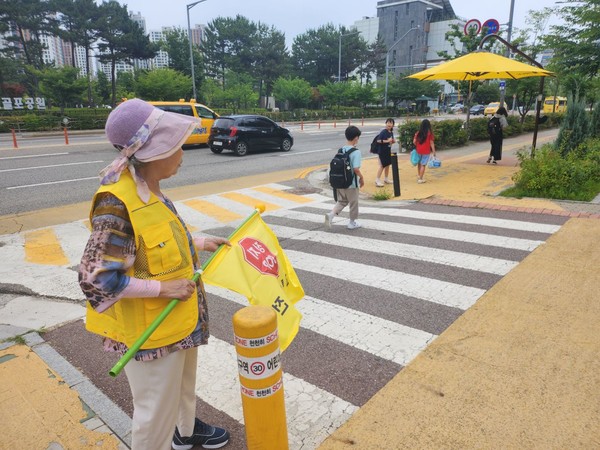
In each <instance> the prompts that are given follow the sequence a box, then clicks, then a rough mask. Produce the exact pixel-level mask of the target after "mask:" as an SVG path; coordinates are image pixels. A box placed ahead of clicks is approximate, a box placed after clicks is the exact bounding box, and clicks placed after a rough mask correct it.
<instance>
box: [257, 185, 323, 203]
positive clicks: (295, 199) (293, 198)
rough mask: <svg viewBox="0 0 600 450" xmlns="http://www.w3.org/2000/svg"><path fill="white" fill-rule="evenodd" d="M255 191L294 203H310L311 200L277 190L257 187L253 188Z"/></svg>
mask: <svg viewBox="0 0 600 450" xmlns="http://www.w3.org/2000/svg"><path fill="white" fill-rule="evenodd" d="M254 190H255V191H259V192H264V193H265V194H269V195H274V196H275V197H280V198H283V199H285V200H289V201H291V202H296V203H310V202H312V200H311V199H310V198H306V197H303V196H301V195H296V194H291V193H289V192H285V191H280V190H278V189H273V188H270V187H266V186H259V187H255V188H254Z"/></svg>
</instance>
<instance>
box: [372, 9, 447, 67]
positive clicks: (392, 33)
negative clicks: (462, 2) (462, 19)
mask: <svg viewBox="0 0 600 450" xmlns="http://www.w3.org/2000/svg"><path fill="white" fill-rule="evenodd" d="M377 17H379V33H380V35H381V37H382V38H383V41H384V42H385V45H386V47H387V48H388V51H389V55H388V59H389V69H390V70H391V71H393V72H394V73H404V72H412V71H414V70H415V69H418V70H421V69H422V68H424V67H426V66H427V63H428V54H429V55H430V56H432V52H430V48H431V47H434V46H435V47H437V46H438V45H439V44H441V43H440V42H438V40H437V38H436V39H431V36H430V34H431V32H432V31H435V35H436V37H437V36H438V35H439V33H442V32H443V33H444V34H445V31H447V30H449V23H451V22H453V21H456V20H457V19H456V15H455V14H454V10H453V9H452V5H451V4H450V2H449V1H448V0H428V1H425V0H408V1H397V0H380V1H378V2H377ZM434 24H436V25H434ZM440 50H441V49H440ZM437 51H439V50H436V53H437Z"/></svg>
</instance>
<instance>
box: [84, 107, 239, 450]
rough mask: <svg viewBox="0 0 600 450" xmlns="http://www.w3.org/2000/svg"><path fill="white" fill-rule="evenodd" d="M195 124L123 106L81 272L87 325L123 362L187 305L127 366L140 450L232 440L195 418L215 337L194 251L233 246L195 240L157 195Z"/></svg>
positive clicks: (109, 127) (180, 449)
mask: <svg viewBox="0 0 600 450" xmlns="http://www.w3.org/2000/svg"><path fill="white" fill-rule="evenodd" d="M197 125H198V122H197V119H194V118H191V117H187V116H183V115H179V114H174V113H169V112H164V111H161V110H160V109H158V108H155V107H154V106H152V105H150V104H149V103H146V102H144V101H142V100H139V99H133V100H127V101H125V102H123V103H122V104H121V105H119V106H118V107H117V108H116V109H115V110H114V111H113V112H112V113H111V114H110V115H109V117H108V120H107V121H106V136H107V137H108V140H109V141H110V142H111V143H112V144H113V145H114V146H115V147H116V148H117V149H118V150H119V156H118V157H117V158H116V159H115V160H114V161H113V162H112V164H110V165H109V166H108V167H106V168H105V169H104V170H103V171H102V172H101V174H100V175H101V186H100V188H99V189H98V191H97V192H96V194H95V196H94V198H93V200H92V207H91V212H90V221H91V224H92V234H91V236H90V239H89V241H88V244H87V246H86V248H85V252H84V254H83V258H82V260H81V264H80V266H79V283H80V286H81V289H82V290H83V292H84V294H85V295H86V297H87V300H88V302H87V318H86V327H87V329H88V330H89V331H91V332H93V333H96V334H99V335H100V336H102V337H103V338H104V339H103V342H104V349H105V350H106V351H109V352H115V353H117V354H118V355H119V356H122V355H123V354H125V352H126V351H127V350H128V348H129V347H130V346H131V345H132V344H133V343H134V341H135V340H136V339H137V338H138V337H139V336H140V334H141V333H142V332H143V331H144V330H145V329H146V328H147V327H148V325H149V324H150V323H151V322H152V321H153V320H154V318H155V317H156V316H157V315H159V314H160V312H161V311H162V310H163V309H164V308H165V307H166V306H167V304H168V303H169V301H170V300H171V299H172V298H179V299H181V301H180V302H179V303H178V304H177V306H176V307H175V309H174V310H173V312H172V313H171V314H170V315H169V316H168V317H167V318H166V319H165V321H164V322H163V323H162V324H161V325H160V326H159V327H158V329H157V330H156V331H155V332H154V334H153V335H152V336H151V337H150V339H148V341H147V342H146V343H145V344H144V345H143V346H142V348H141V350H140V351H139V352H138V353H137V354H136V355H135V357H134V359H133V360H132V361H130V362H129V364H127V366H126V367H125V372H126V374H127V379H128V380H129V385H130V388H131V392H132V395H133V406H134V411H133V424H132V448H133V449H134V450H148V449H157V450H167V449H170V448H171V446H173V448H175V449H176V450H186V449H191V448H192V447H193V446H194V445H201V446H202V447H204V448H220V447H223V446H224V445H226V444H227V442H228V440H229V433H228V432H227V431H226V430H224V429H222V428H218V427H214V426H211V425H208V424H206V423H204V422H202V421H200V420H199V419H197V418H196V417H195V410H196V392H195V390H196V389H195V388H196V367H197V350H198V348H197V347H198V346H199V345H203V344H206V343H207V341H208V336H209V333H208V312H207V304H206V298H205V294H204V289H203V288H202V283H201V282H200V283H199V284H198V286H196V284H195V283H194V282H193V281H191V278H192V276H193V274H194V271H195V270H196V269H197V268H198V267H199V263H198V255H197V249H198V250H206V251H215V250H216V249H217V248H218V246H219V245H220V244H229V242H228V241H227V240H226V239H222V238H217V237H206V238H202V237H194V238H192V236H191V235H190V233H189V231H188V230H187V228H186V226H185V223H184V222H183V220H182V219H181V217H180V216H179V215H178V213H177V210H176V209H175V206H174V205H173V203H172V202H171V201H170V200H169V199H168V198H167V197H165V195H164V194H163V192H162V191H161V189H160V181H161V180H164V179H166V178H169V177H171V176H173V175H175V174H176V173H177V170H178V169H179V166H180V165H181V162H182V158H183V151H182V149H181V146H182V144H183V143H184V142H185V140H186V139H187V138H188V137H189V135H190V134H191V133H192V131H193V130H194V128H195V127H196V126H197Z"/></svg>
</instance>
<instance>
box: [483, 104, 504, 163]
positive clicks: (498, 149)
mask: <svg viewBox="0 0 600 450" xmlns="http://www.w3.org/2000/svg"><path fill="white" fill-rule="evenodd" d="M507 117H508V112H507V111H506V108H505V107H504V106H501V107H500V108H498V110H497V111H496V113H495V114H494V116H493V117H492V118H491V119H490V120H489V121H488V134H489V136H490V144H491V145H492V148H491V149H490V156H489V158H488V159H487V163H488V164H489V163H492V164H498V163H497V162H496V161H500V160H501V159H502V139H503V136H502V130H503V129H504V128H506V127H507V126H508V120H506V118H507Z"/></svg>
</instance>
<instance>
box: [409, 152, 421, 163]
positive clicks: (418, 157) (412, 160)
mask: <svg viewBox="0 0 600 450" xmlns="http://www.w3.org/2000/svg"><path fill="white" fill-rule="evenodd" d="M419 161H421V155H419V154H418V153H417V149H416V148H413V149H412V152H410V163H411V164H412V165H413V166H416V165H417V164H419Z"/></svg>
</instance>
